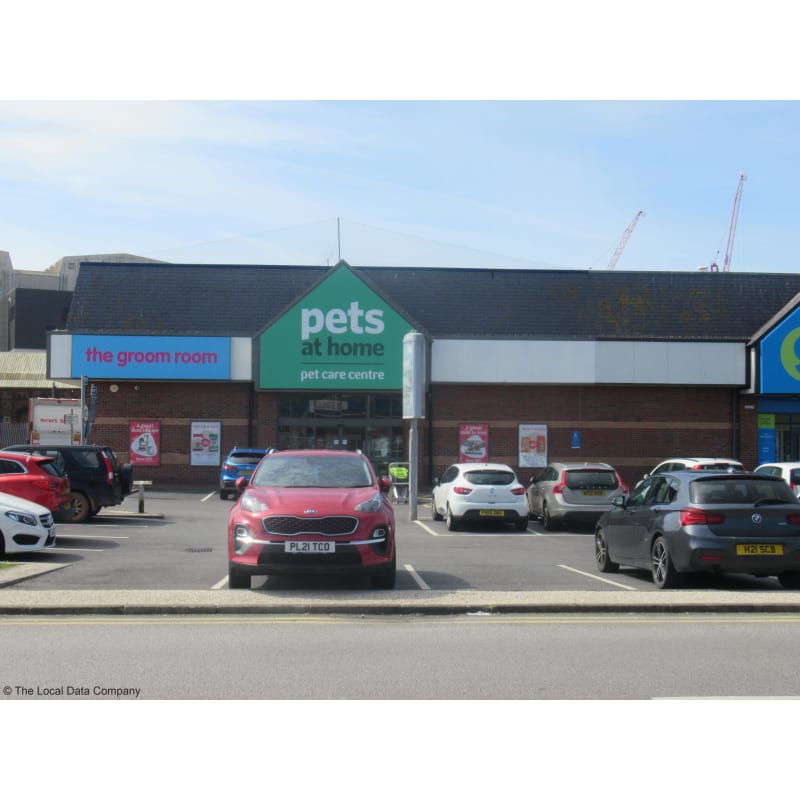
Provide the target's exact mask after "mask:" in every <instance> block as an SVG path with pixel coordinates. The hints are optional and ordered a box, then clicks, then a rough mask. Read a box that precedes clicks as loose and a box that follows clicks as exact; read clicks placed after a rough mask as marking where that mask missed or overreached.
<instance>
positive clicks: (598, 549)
mask: <svg viewBox="0 0 800 800" xmlns="http://www.w3.org/2000/svg"><path fill="white" fill-rule="evenodd" d="M594 559H595V561H596V562H597V569H598V570H599V571H600V572H617V571H618V570H619V564H617V563H616V562H615V561H612V560H611V559H610V558H609V557H608V541H607V540H606V535H605V533H604V532H603V530H602V528H598V529H597V530H596V531H595V532H594Z"/></svg>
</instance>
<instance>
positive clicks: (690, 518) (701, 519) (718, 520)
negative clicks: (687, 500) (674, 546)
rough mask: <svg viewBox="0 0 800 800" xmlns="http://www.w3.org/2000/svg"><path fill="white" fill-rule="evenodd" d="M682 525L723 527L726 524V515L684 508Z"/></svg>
mask: <svg viewBox="0 0 800 800" xmlns="http://www.w3.org/2000/svg"><path fill="white" fill-rule="evenodd" d="M680 521H681V525H684V526H686V525H721V524H722V523H723V522H725V515H724V514H717V513H709V512H708V511H703V510H702V509H700V508H682V509H681V510H680Z"/></svg>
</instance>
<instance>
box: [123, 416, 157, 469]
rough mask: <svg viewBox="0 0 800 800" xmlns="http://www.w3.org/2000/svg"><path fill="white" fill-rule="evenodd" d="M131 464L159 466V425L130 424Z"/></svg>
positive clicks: (145, 423) (149, 423) (151, 423)
mask: <svg viewBox="0 0 800 800" xmlns="http://www.w3.org/2000/svg"><path fill="white" fill-rule="evenodd" d="M129 440H130V443H131V444H130V456H131V464H134V465H135V464H139V465H141V466H150V467H157V466H159V465H160V464H161V423H160V422H131V426H130V439H129Z"/></svg>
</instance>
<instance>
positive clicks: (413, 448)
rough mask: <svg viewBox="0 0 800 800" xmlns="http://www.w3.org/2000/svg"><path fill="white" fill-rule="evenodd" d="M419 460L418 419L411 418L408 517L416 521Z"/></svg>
mask: <svg viewBox="0 0 800 800" xmlns="http://www.w3.org/2000/svg"><path fill="white" fill-rule="evenodd" d="M418 460H419V446H418V443H417V420H416V419H412V420H411V428H410V429H409V432H408V519H409V521H410V522H414V520H416V518H417V475H418V474H419V471H418V469H417V461H418Z"/></svg>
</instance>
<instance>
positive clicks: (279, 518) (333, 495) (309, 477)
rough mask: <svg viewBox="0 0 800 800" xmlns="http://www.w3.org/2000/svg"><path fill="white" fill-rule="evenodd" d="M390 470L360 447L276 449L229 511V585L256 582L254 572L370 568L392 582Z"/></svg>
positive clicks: (376, 577)
mask: <svg viewBox="0 0 800 800" xmlns="http://www.w3.org/2000/svg"><path fill="white" fill-rule="evenodd" d="M390 487H391V481H390V480H389V479H388V478H381V479H380V480H379V479H378V478H377V477H376V475H375V471H374V470H373V468H372V465H371V464H370V463H369V461H368V460H367V459H366V458H365V456H364V455H363V454H361V453H360V452H358V451H355V452H353V451H345V450H284V451H273V452H271V453H268V454H267V455H266V456H264V458H263V459H262V460H261V462H260V463H259V465H258V467H257V469H256V471H255V472H254V473H253V475H252V477H251V478H250V479H249V481H248V479H247V478H239V480H237V481H236V488H237V489H238V490H239V491H241V492H242V494H241V496H240V497H239V499H238V501H237V502H236V503H235V504H234V506H233V508H232V509H231V513H230V517H229V519H228V585H229V586H230V588H231V589H249V588H250V578H251V576H252V575H273V574H279V573H282V574H287V573H294V574H297V573H310V572H315V573H326V574H329V573H362V574H369V575H371V576H372V583H373V586H375V587H376V588H379V589H392V588H394V583H395V573H396V570H397V554H396V551H395V524H394V510H393V509H392V506H391V504H390V503H389V500H388V499H387V497H386V493H387V492H388V491H389V488H390Z"/></svg>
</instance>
